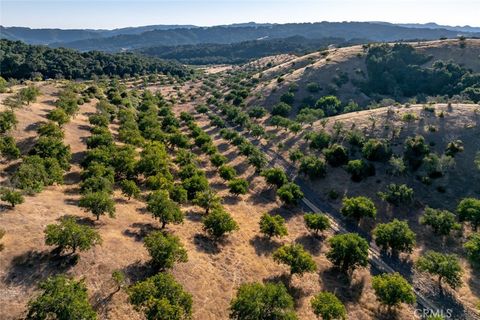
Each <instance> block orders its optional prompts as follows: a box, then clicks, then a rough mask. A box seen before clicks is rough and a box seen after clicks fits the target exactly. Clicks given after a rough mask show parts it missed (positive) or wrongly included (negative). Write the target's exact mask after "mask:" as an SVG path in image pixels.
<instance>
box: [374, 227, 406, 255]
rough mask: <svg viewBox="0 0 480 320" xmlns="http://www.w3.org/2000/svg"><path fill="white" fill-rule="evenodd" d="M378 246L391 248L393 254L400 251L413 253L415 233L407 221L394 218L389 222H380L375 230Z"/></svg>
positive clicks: (385, 248) (384, 248)
mask: <svg viewBox="0 0 480 320" xmlns="http://www.w3.org/2000/svg"><path fill="white" fill-rule="evenodd" d="M373 236H374V238H375V243H376V244H377V246H379V247H381V248H382V249H383V250H391V252H392V254H393V255H397V253H398V252H408V253H411V252H412V250H413V248H414V247H415V233H414V232H413V231H412V230H411V229H410V227H409V226H408V223H407V222H406V221H400V220H397V219H393V221H392V222H389V223H380V224H378V225H377V227H376V228H375V229H374V230H373Z"/></svg>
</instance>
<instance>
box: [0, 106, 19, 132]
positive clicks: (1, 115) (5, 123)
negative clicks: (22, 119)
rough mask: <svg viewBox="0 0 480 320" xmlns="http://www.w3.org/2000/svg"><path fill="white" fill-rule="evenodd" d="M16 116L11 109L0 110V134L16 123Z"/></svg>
mask: <svg viewBox="0 0 480 320" xmlns="http://www.w3.org/2000/svg"><path fill="white" fill-rule="evenodd" d="M17 123H18V121H17V117H16V116H15V113H14V112H13V111H11V110H5V111H2V112H0V134H5V133H7V132H8V131H10V130H11V129H12V128H15V126H16V125H17Z"/></svg>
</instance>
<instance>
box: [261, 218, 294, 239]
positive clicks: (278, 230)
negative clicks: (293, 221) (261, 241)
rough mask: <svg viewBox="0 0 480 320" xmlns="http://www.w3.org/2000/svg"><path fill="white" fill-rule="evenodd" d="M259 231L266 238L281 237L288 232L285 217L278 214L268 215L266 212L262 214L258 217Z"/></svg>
mask: <svg viewBox="0 0 480 320" xmlns="http://www.w3.org/2000/svg"><path fill="white" fill-rule="evenodd" d="M259 225H260V232H261V233H263V234H264V235H265V236H267V237H268V238H271V237H282V236H286V235H287V234H288V232H287V227H286V226H285V219H283V218H282V216H280V215H274V216H272V215H270V214H268V213H264V214H262V216H261V217H260V223H259Z"/></svg>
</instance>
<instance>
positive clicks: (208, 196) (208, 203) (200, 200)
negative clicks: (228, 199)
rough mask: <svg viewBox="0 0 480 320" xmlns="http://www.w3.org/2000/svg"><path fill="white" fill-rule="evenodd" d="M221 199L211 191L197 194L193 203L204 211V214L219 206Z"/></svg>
mask: <svg viewBox="0 0 480 320" xmlns="http://www.w3.org/2000/svg"><path fill="white" fill-rule="evenodd" d="M221 201H222V199H221V198H220V197H219V196H218V195H217V193H216V192H215V191H213V190H212V189H207V190H205V191H201V192H197V195H196V196H195V199H193V203H194V204H195V205H197V206H199V207H202V208H203V209H205V214H208V213H209V212H210V209H212V208H215V207H218V206H220V203H221Z"/></svg>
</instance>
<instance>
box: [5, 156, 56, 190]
mask: <svg viewBox="0 0 480 320" xmlns="http://www.w3.org/2000/svg"><path fill="white" fill-rule="evenodd" d="M12 179H13V182H14V185H15V186H16V187H17V188H19V189H22V190H24V191H26V192H28V193H34V192H40V191H42V190H43V188H44V187H45V186H49V185H52V184H53V183H55V182H57V183H62V182H63V170H62V168H60V165H59V164H58V162H57V160H56V159H50V158H48V159H42V158H40V157H39V156H30V157H26V158H24V159H23V162H22V163H21V164H20V166H19V167H18V170H17V171H16V172H15V173H14V175H13V178H12Z"/></svg>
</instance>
